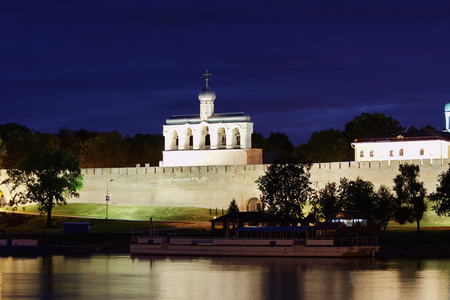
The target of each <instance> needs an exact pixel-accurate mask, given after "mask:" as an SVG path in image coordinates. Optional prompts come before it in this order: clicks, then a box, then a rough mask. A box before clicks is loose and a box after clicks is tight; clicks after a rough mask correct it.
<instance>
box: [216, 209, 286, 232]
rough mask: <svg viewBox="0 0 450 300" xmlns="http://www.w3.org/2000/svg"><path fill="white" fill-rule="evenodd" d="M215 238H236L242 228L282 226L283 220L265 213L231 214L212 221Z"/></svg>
mask: <svg viewBox="0 0 450 300" xmlns="http://www.w3.org/2000/svg"><path fill="white" fill-rule="evenodd" d="M210 222H211V234H212V235H213V236H226V237H234V236H236V229H238V228H242V227H250V226H251V227H263V226H281V225H283V219H281V218H279V217H275V216H271V215H268V214H266V213H263V212H256V211H252V212H237V213H230V214H226V215H223V216H221V217H218V218H216V219H213V220H210Z"/></svg>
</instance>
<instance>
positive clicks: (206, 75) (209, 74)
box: [203, 70, 211, 82]
mask: <svg viewBox="0 0 450 300" xmlns="http://www.w3.org/2000/svg"><path fill="white" fill-rule="evenodd" d="M203 76H205V77H206V82H208V80H209V78H208V77H209V76H211V73H208V70H206V73H205V74H203Z"/></svg>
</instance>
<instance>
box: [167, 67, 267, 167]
mask: <svg viewBox="0 0 450 300" xmlns="http://www.w3.org/2000/svg"><path fill="white" fill-rule="evenodd" d="M209 75H211V74H209V73H208V71H206V74H204V76H206V87H205V88H204V89H203V90H202V91H201V92H200V93H199V94H198V99H199V101H200V114H195V115H175V116H172V117H171V118H169V119H167V120H166V125H164V126H163V135H164V140H165V145H164V151H163V161H162V162H161V166H163V167H175V166H218V165H247V164H261V163H262V150H261V149H252V148H251V147H252V139H251V137H252V133H253V122H251V121H250V116H248V115H246V114H245V113H242V112H240V113H214V101H215V100H216V94H215V93H214V91H213V90H211V89H210V88H209V85H208V76H209Z"/></svg>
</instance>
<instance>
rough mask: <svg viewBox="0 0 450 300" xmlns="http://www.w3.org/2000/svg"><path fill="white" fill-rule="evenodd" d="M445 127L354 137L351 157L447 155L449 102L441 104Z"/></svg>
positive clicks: (363, 158) (368, 158)
mask: <svg viewBox="0 0 450 300" xmlns="http://www.w3.org/2000/svg"><path fill="white" fill-rule="evenodd" d="M444 113H445V130H443V131H438V130H433V129H421V130H418V131H416V132H412V133H405V134H402V135H398V136H390V137H379V138H371V139H358V140H355V142H354V143H352V147H353V149H355V161H393V160H413V159H414V160H415V159H419V160H423V159H441V160H442V159H447V158H449V147H450V128H449V126H450V102H448V103H447V104H446V105H445V109H444Z"/></svg>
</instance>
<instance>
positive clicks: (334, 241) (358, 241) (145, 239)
mask: <svg viewBox="0 0 450 300" xmlns="http://www.w3.org/2000/svg"><path fill="white" fill-rule="evenodd" d="M171 239H178V240H179V239H181V240H190V241H191V242H196V243H195V244H197V243H199V244H200V243H212V241H213V240H255V241H256V240H291V241H292V244H293V245H305V246H309V245H313V246H314V245H316V246H319V245H322V246H340V247H349V246H363V245H377V244H378V243H377V242H378V240H377V237H376V236H360V237H348V238H330V237H328V238H326V237H321V238H264V239H263V238H255V237H239V238H236V237H198V236H191V237H186V236H183V237H168V236H159V237H150V236H134V237H133V238H132V241H131V242H132V243H146V244H147V243H151V244H153V243H154V244H160V243H170V241H171ZM314 241H315V242H314ZM320 241H323V242H320ZM325 242H326V243H325Z"/></svg>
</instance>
